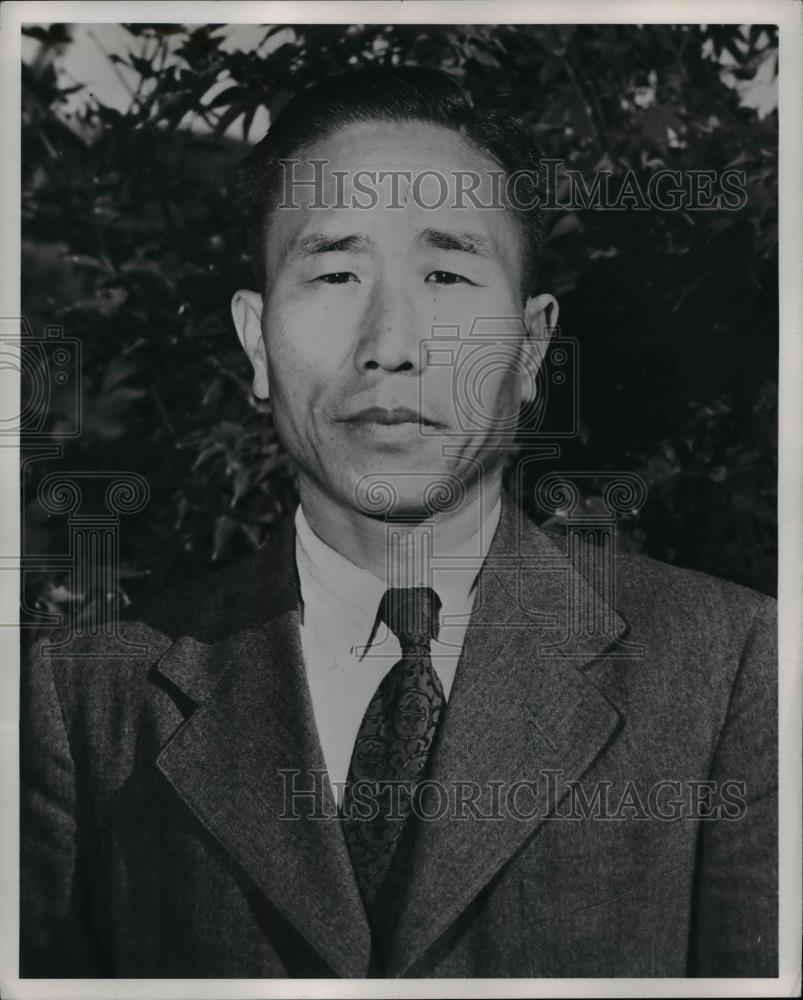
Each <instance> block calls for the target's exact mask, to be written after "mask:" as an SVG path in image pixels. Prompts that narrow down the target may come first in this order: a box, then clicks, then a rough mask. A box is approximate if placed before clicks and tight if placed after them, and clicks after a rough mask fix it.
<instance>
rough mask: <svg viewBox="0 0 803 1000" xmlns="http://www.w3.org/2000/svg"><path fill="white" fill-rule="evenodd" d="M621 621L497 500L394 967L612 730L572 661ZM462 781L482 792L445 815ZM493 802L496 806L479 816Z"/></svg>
mask: <svg viewBox="0 0 803 1000" xmlns="http://www.w3.org/2000/svg"><path fill="white" fill-rule="evenodd" d="M578 608H582V609H584V611H583V614H582V615H580V616H578V614H577V609H578ZM625 629H626V626H625V624H624V622H623V621H622V620H621V618H620V617H619V616H618V615H617V614H616V612H615V611H614V610H613V609H612V608H611V607H610V605H609V604H608V602H607V601H606V600H605V598H604V596H603V595H600V594H599V593H597V592H596V591H594V590H593V588H591V587H590V586H589V585H588V583H587V582H586V581H585V579H584V578H583V577H582V576H581V575H580V574H579V573H578V572H577V571H576V570H575V569H574V568H573V566H572V564H571V562H570V560H569V559H568V558H567V557H566V556H565V555H564V554H563V552H562V551H561V550H560V549H559V548H558V546H557V545H556V544H555V543H554V542H552V541H551V540H550V539H549V538H548V537H547V536H546V535H545V534H544V533H543V532H541V531H539V530H538V529H536V528H535V526H534V525H532V524H531V522H529V521H528V520H527V519H525V518H524V516H523V515H522V514H521V512H520V511H519V510H518V508H517V507H516V506H515V505H513V504H512V503H510V502H507V501H506V502H505V503H504V504H503V510H502V516H501V519H500V524H499V528H498V529H497V533H496V536H495V537H494V541H493V544H492V546H491V550H490V552H489V555H488V558H487V560H486V562H485V565H484V566H483V569H482V571H481V573H480V576H479V578H478V581H477V597H476V601H475V606H474V612H473V613H472V618H471V623H470V626H469V629H468V631H467V635H466V640H465V643H464V646H463V652H462V656H461V658H460V663H459V666H458V670H457V674H456V677H455V682H454V686H453V688H452V692H451V695H450V698H449V702H448V705H447V709H446V713H445V716H444V720H443V724H442V728H441V731H440V733H439V739H438V744H437V747H436V749H435V752H434V757H433V761H432V768H431V772H430V778H431V779H432V781H433V782H436V783H438V785H439V786H440V787H441V788H443V789H445V790H446V792H447V797H448V798H445V799H443V800H440V794H441V793H438V794H437V795H436V796H435V797H434V798H428V799H427V800H425V803H424V804H425V806H426V808H427V812H428V815H432V816H434V817H435V818H434V819H431V820H424V821H421V822H420V823H419V829H418V835H417V841H416V845H415V850H414V855H413V859H412V864H411V874H410V882H409V884H408V891H407V897H406V902H405V905H404V909H403V912H402V916H401V919H400V922H399V926H398V931H397V936H396V941H395V947H394V951H393V954H392V957H391V962H390V969H389V972H390V974H391V975H396V976H399V975H403V974H405V973H406V972H407V971H408V970H409V969H410V967H411V966H412V965H413V964H414V963H415V962H416V961H417V960H418V959H419V958H420V957H421V956H422V955H423V953H424V952H425V950H426V949H427V947H428V946H429V945H430V944H432V943H433V942H434V940H435V939H436V938H437V937H438V936H439V935H440V934H441V933H442V932H443V931H444V930H445V929H446V928H447V927H448V926H449V924H451V923H452V922H453V921H454V920H455V918H456V917H457V916H458V915H459V914H460V913H461V912H462V911H463V910H464V909H465V908H466V907H467V906H468V905H469V904H470V903H471V902H472V900H473V899H474V898H475V897H476V895H477V894H478V893H479V892H480V890H481V889H482V888H483V887H484V886H485V885H487V883H488V882H489V881H490V879H491V878H492V877H493V876H494V874H495V873H496V872H497V871H499V869H500V868H501V867H502V866H503V865H504V864H505V863H506V862H507V861H508V860H509V859H510V858H511V856H512V855H513V854H514V852H515V851H516V850H517V849H518V848H519V847H520V846H521V845H522V844H523V843H524V841H525V840H527V839H528V838H529V837H531V836H532V835H533V834H534V833H535V831H536V830H537V829H538V828H539V826H540V825H541V823H542V822H543V821H544V819H545V818H546V815H547V811H551V809H554V806H555V805H556V804H557V802H558V801H560V793H559V792H558V794H557V796H555V794H554V792H555V789H556V788H558V787H562V788H563V789H564V794H565V787H566V786H565V782H568V781H571V780H574V779H577V778H579V777H580V776H581V775H582V774H583V773H584V772H585V771H586V770H587V769H588V768H589V767H590V765H591V764H592V762H593V761H594V760H595V759H596V758H597V757H598V756H599V754H600V753H601V752H602V751H603V750H604V748H605V747H606V746H607V745H608V744H609V743H610V742H611V741H612V740H613V739H614V738H615V737H616V735H617V731H618V728H619V726H620V725H621V718H620V715H619V713H618V711H617V710H616V708H615V707H614V706H613V705H612V704H611V703H610V702H609V701H608V700H607V699H606V698H605V697H604V696H603V695H602V694H601V692H600V691H599V690H598V689H597V688H596V687H595V686H594V685H593V684H592V683H591V682H590V681H589V680H588V679H587V677H586V675H585V674H584V673H583V672H581V670H579V669H578V668H579V667H581V666H583V665H584V664H585V663H587V662H588V661H589V660H590V659H592V658H594V657H596V656H598V655H599V654H601V653H602V652H604V651H605V650H606V649H607V648H608V647H610V646H611V644H612V643H615V642H617V641H618V639H619V637H621V635H622V634H623V633H624V631H625ZM550 772H552V773H555V772H557V773H558V776H559V782H557V783H556V782H555V781H554V779H552V778H550ZM459 782H467V783H468V782H473V783H475V784H476V785H477V786H478V787H479V789H480V793H481V794H480V798H479V799H478V800H476V803H475V805H476V808H475V809H474V810H472V809H469V808H466V807H463V809H462V810H458V812H459V818H454V811H455V809H454V808H453V807H452V803H454V802H456V796H457V784H456V783H459ZM494 782H497V783H499V785H498V786H497V787H498V789H499V791H496V792H492V791H491V789H492V788H493V787H494V785H493V783H494ZM517 782H536V783H537V786H538V789H539V796H538V798H537V799H536V798H535V797H534V796H533V794H532V792H531V791H530V788H531V787H532V786H529V787H523V786H518V787H519V788H520V792H519V793H517V795H516V798H515V799H513V800H511V799H509V798H508V796H509V795H510V791H511V789H515V787H517V786H516V783H517ZM547 785H549V786H550V790H549V791H548V790H547ZM464 788H469V789H470V788H471V786H470V785H467V786H464ZM468 794H469V793H468V792H464V801H465V797H466V796H467V795H468ZM494 795H495V796H496V799H494V798H493V796H494ZM444 801H448V802H449V807H448V808H447V809H445V810H444V809H443V802H444ZM515 810H518V815H516V813H515ZM441 813H442V814H441ZM492 815H496V816H498V817H501V818H485V819H483V818H482V817H483V816H485V817H488V816H492Z"/></svg>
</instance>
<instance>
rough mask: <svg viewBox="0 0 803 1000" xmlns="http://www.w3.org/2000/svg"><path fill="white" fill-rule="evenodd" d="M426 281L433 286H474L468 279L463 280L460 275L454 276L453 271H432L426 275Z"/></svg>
mask: <svg viewBox="0 0 803 1000" xmlns="http://www.w3.org/2000/svg"><path fill="white" fill-rule="evenodd" d="M426 280H427V281H428V282H430V284H433V285H457V284H464V285H473V284H474V282H473V281H469V280H468V278H464V277H463V276H462V275H461V274H455V273H454V272H453V271H433V272H432V273H431V274H428V275H427V278H426Z"/></svg>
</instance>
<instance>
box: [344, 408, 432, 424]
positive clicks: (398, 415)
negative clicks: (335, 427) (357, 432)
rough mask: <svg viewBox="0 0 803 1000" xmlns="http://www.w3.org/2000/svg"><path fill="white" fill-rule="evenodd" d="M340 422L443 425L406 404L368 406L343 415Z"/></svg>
mask: <svg viewBox="0 0 803 1000" xmlns="http://www.w3.org/2000/svg"><path fill="white" fill-rule="evenodd" d="M339 422H340V423H346V424H381V425H383V426H385V427H395V426H397V425H401V424H415V425H416V426H420V427H442V426H443V425H442V424H440V423H438V422H437V421H435V420H431V419H430V418H429V417H426V416H424V415H423V414H422V413H419V412H418V411H417V410H411V409H409V408H408V407H406V406H394V407H384V406H368V407H366V408H365V409H364V410H357V411H356V412H355V413H352V414H349V416H347V417H342V418H341V419H340V421H339Z"/></svg>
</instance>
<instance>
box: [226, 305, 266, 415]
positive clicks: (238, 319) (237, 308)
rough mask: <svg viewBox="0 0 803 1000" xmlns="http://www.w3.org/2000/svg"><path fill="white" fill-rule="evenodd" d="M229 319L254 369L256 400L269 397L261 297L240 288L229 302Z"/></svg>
mask: <svg viewBox="0 0 803 1000" xmlns="http://www.w3.org/2000/svg"><path fill="white" fill-rule="evenodd" d="M231 318H232V319H233V320H234V326H235V329H236V330H237V336H238V337H239V338H240V343H241V344H242V345H243V350H244V351H245V353H246V354H247V355H248V360H249V361H250V362H251V365H252V366H253V369H254V382H253V390H254V395H255V396H256V397H257V399H267V398H268V396H269V395H270V385H269V382H268V354H267V351H266V350H265V340H264V338H263V336H262V296H261V295H260V294H259V292H249V291H248V290H247V289H245V288H241V289H240V290H239V291H237V292H235V293H234V297H233V298H232V300H231Z"/></svg>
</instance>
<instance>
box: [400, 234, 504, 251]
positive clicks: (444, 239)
mask: <svg viewBox="0 0 803 1000" xmlns="http://www.w3.org/2000/svg"><path fill="white" fill-rule="evenodd" d="M418 240H419V242H421V243H426V244H428V245H429V246H431V247H435V248H436V249H437V250H457V251H459V252H460V253H473V254H477V256H479V257H493V256H494V255H495V253H494V247H493V244H492V243H491V241H490V240H489V239H488V238H487V237H486V236H481V235H480V234H479V233H466V232H446V231H444V230H442V229H423V230H422V231H421V232H420V233H419V234H418Z"/></svg>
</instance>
